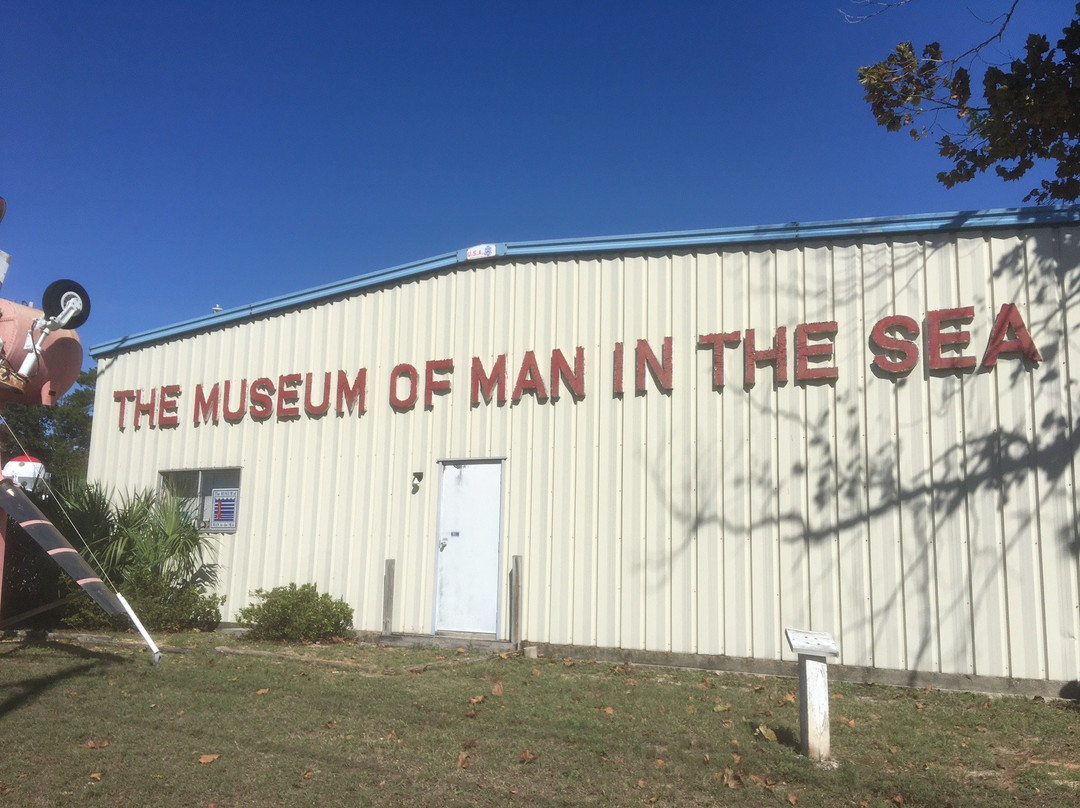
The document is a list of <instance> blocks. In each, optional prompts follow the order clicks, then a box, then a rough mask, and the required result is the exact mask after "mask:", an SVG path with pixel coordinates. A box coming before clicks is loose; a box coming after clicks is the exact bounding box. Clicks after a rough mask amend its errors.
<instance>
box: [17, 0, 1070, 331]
mask: <svg viewBox="0 0 1080 808" xmlns="http://www.w3.org/2000/svg"><path fill="white" fill-rule="evenodd" d="M1008 5H1009V2H1008V0H966V1H965V2H960V1H957V0H915V2H913V3H912V4H910V5H909V6H907V7H905V8H903V9H900V10H897V11H894V12H891V13H889V14H885V15H882V16H879V17H877V18H875V19H872V20H869V21H867V22H865V23H862V24H860V25H851V24H848V23H846V22H845V21H844V19H843V18H842V16H841V14H840V13H839V11H838V8H843V9H851V8H852V6H851V4H850V0H820V1H819V0H773V2H763V3H750V2H730V3H721V2H711V3H709V2H680V1H679V0H666V2H634V1H633V0H623V2H596V3H588V2H582V0H577V2H560V1H558V0H556V1H555V2H545V3H519V2H507V1H506V0H503V2H468V3H466V2H453V0H442V2H413V1H412V0H395V2H386V3H374V2H318V1H317V0H309V1H308V2H291V3H287V2H275V1H274V0H262V2H248V0H215V1H214V2H204V1H203V0H188V1H187V2H183V3H181V2H167V3H166V2H157V1H156V0H143V1H142V2H133V1H132V2H100V0H98V1H96V2H86V3H82V2H78V3H76V2H71V3H60V2H52V3H50V2H41V0H0V30H2V31H3V34H4V54H3V60H2V63H0V64H2V66H0V196H3V197H5V198H6V199H7V202H8V214H7V216H6V217H5V219H4V221H3V223H2V224H0V249H2V250H4V251H5V252H7V253H10V254H11V256H12V267H11V271H10V272H9V274H8V279H7V282H6V283H5V285H4V287H3V292H2V294H3V296H4V297H9V298H13V299H16V300H30V301H36V300H39V299H40V295H41V291H42V290H43V289H44V287H45V285H46V284H47V283H48V282H49V281H51V280H54V279H56V278H60V277H68V278H73V279H75V280H78V281H79V282H80V283H82V284H83V285H84V286H85V287H86V288H87V289H88V291H89V293H90V295H91V298H92V300H93V313H92V315H91V317H90V320H89V322H87V324H86V325H85V326H83V328H82V329H81V333H82V339H83V342H84V344H85V345H87V346H92V345H95V344H98V343H101V342H104V341H106V340H111V339H114V338H118V337H121V336H125V335H129V334H134V333H138V332H140V331H144V330H147V329H150V328H155V327H158V326H163V325H168V324H171V323H176V322H179V321H182V320H186V319H190V318H192V317H198V316H202V315H204V314H207V313H209V312H210V310H211V307H212V306H214V305H215V304H219V305H221V306H223V307H224V308H226V309H228V308H232V307H234V306H239V305H243V304H246V303H251V302H254V301H258V300H263V299H266V298H269V297H273V296H276V295H279V294H284V293H288V292H292V291H297V290H300V289H305V288H308V287H311V286H316V285H319V284H322V283H327V282H330V281H334V280H339V279H342V278H347V277H353V276H356V275H361V274H364V273H367V272H372V271H375V270H379V269H384V268H387V267H390V266H395V265H397V264H402V263H406V262H409V261H413V260H417V259H422V258H427V257H431V256H434V255H438V254H441V253H445V252H449V251H452V250H457V249H460V248H463V247H467V246H470V245H472V244H477V243H481V242H496V241H520V240H528V239H546V238H569V237H576V236H586V237H587V236H603V235H614V234H628V233H642V232H661V231H670V230H687V229H699V228H717V227H728V226H737V225H757V224H776V223H783V222H791V221H819V220H826V219H842V218H857V217H866V216H884V215H900V214H910V213H925V212H935V211H954V210H971V209H986V208H999V207H1016V206H1019V205H1021V204H1022V200H1023V197H1024V196H1025V194H1026V193H1027V191H1028V189H1029V187H1030V185H1029V184H1028V183H1027V182H1026V181H1025V182H1023V183H1011V184H1006V183H1003V182H1001V181H999V180H997V179H996V178H989V177H988V178H985V179H983V180H979V181H976V182H972V183H969V184H967V185H965V186H960V187H958V188H955V189H952V190H947V189H945V188H944V187H942V186H941V185H939V184H938V183H937V181H936V179H935V174H936V173H937V172H938V171H940V170H942V169H944V168H946V164H945V163H944V162H943V161H942V160H941V159H940V158H939V157H937V155H936V150H935V148H934V147H933V145H932V143H929V142H924V143H915V142H913V141H912V140H911V139H910V138H908V137H907V136H905V135H899V134H893V133H888V132H886V131H885V130H883V129H881V128H880V127H878V126H877V125H876V124H875V123H874V121H873V118H872V116H871V115H870V112H869V109H868V107H867V105H866V103H865V102H864V101H863V99H862V92H861V88H860V86H859V84H858V82H857V81H856V78H855V72H856V69H857V68H858V67H859V66H860V65H864V64H869V63H872V62H874V61H877V60H879V59H881V58H884V56H885V55H887V53H888V52H889V51H890V50H891V49H892V47H893V46H894V45H895V44H896V43H897V42H898V41H901V40H906V39H911V40H914V41H915V42H917V43H925V42H927V41H930V40H933V39H938V40H940V41H941V42H942V43H943V46H944V47H945V49H946V52H947V53H957V52H959V51H961V50H963V49H965V48H966V47H968V46H970V45H972V44H974V43H975V42H976V41H979V40H981V39H983V38H985V36H987V35H989V33H990V29H989V28H987V27H986V26H983V25H981V24H980V23H979V20H978V17H982V18H984V19H989V18H992V17H994V16H995V15H996V14H998V13H1001V12H1002V11H1003V10H1005V9H1006V8H1007V6H1008ZM1074 6H1075V2H1074V1H1073V0H1024V2H1022V3H1021V5H1020V8H1019V10H1018V12H1017V17H1016V19H1015V21H1014V23H1013V26H1012V29H1011V33H1010V35H1009V36H1008V37H1007V39H1006V42H1005V43H1004V46H1003V49H1004V50H1006V51H1007V52H1011V53H1016V52H1018V51H1019V48H1020V46H1021V45H1022V42H1023V40H1024V37H1025V36H1026V34H1027V33H1028V32H1030V31H1043V32H1046V33H1048V34H1049V35H1050V36H1051V38H1052V39H1053V38H1056V36H1057V35H1059V34H1060V31H1061V28H1062V26H1063V25H1064V24H1065V23H1066V22H1067V21H1068V20H1069V19H1070V18H1071V15H1072V10H1073V8H1074Z"/></svg>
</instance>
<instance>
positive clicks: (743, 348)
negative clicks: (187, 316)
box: [90, 208, 1080, 687]
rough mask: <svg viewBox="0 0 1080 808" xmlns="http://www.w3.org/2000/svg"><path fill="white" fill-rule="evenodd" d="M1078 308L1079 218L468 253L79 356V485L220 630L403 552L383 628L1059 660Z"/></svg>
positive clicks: (356, 597)
mask: <svg viewBox="0 0 1080 808" xmlns="http://www.w3.org/2000/svg"><path fill="white" fill-rule="evenodd" d="M1078 321H1080V208H1071V209H1036V210H1010V211H987V212H977V213H958V214H947V215H920V216H912V217H904V218H890V219H867V220H856V221H846V222H827V223H816V224H798V225H796V224H791V225H784V226H777V227H760V228H747V229H724V230H716V231H699V232H683V233H666V234H658V235H645V236H630V237H620V238H600V239H582V240H569V241H544V242H527V243H510V244H498V245H481V246H480V247H476V248H472V249H470V250H463V251H461V252H458V253H448V254H446V255H442V256H438V257H436V258H433V259H430V260H427V261H421V262H417V263H413V264H407V265H403V266H399V267H395V268H393V269H389V270H386V271H383V272H377V273H374V274H369V275H363V276H360V277H357V278H353V279H350V280H346V281H342V282H340V283H336V284H331V285H328V286H323V287H318V288H315V289H310V290H306V291H303V292H299V293H297V294H294V295H288V296H285V297H280V298H276V299H273V300H268V301H264V302H262V303H255V304H253V305H250V306H244V307H241V308H236V309H232V310H227V311H224V312H222V313H220V314H214V315H210V316H207V317H204V318H200V319H196V320H191V321H188V322H184V323H180V324H178V325H175V326H169V327H164V328H161V329H158V330H155V331H150V332H146V333H142V334H136V335H134V336H129V337H125V338H123V339H119V340H116V341H114V342H110V343H106V344H103V345H98V346H96V347H94V348H93V349H92V354H93V355H94V356H95V357H96V358H97V360H98V368H99V376H98V387H97V399H96V403H95V418H94V431H93V440H92V446H91V458H90V473H91V477H92V478H100V479H106V480H108V481H109V482H110V483H112V484H114V485H116V486H117V487H119V488H121V489H133V488H142V487H147V486H158V485H161V484H162V483H163V481H165V482H168V483H169V484H171V485H173V486H174V487H176V488H177V489H178V490H181V491H184V492H187V495H189V496H192V497H198V498H199V503H200V513H201V516H202V518H203V520H204V523H205V526H206V528H207V529H208V530H211V531H212V532H214V533H216V534H218V537H219V540H220V551H219V557H218V560H219V562H220V563H221V565H222V578H221V581H222V583H221V589H220V591H221V594H224V595H226V597H227V600H226V604H225V615H226V618H227V619H229V618H231V617H233V616H234V615H235V614H236V611H237V609H239V608H240V607H241V606H243V605H245V604H246V603H247V602H248V599H249V593H250V592H251V591H252V590H254V589H256V588H260V587H261V588H270V587H273V586H277V585H280V584H285V583H289V582H297V583H302V582H314V583H316V584H317V585H318V588H319V590H320V591H327V592H330V593H331V594H333V595H334V596H341V597H344V598H345V599H346V600H347V601H348V602H349V603H350V604H352V606H353V607H354V609H355V611H356V617H355V623H356V626H357V628H359V629H361V630H365V631H376V632H377V631H379V630H381V629H382V628H383V618H384V573H385V570H386V567H387V565H386V562H387V561H388V560H392V561H393V568H394V571H395V579H394V600H393V616H392V630H393V631H394V632H398V633H409V634H420V635H424V634H427V635H431V634H435V633H449V634H465V635H481V636H494V637H497V638H508V637H509V636H510V635H511V633H516V632H518V631H519V632H520V637H521V638H522V639H523V640H525V641H528V642H536V643H547V644H550V645H552V646H575V647H579V648H589V649H621V650H622V652H623V653H627V654H631V653H637V654H639V655H645V656H649V655H650V654H652V656H651V657H650V658H654V659H671V660H676V661H679V660H685V659H688V658H689V657H688V656H687V655H698V657H697V658H698V659H705V660H707V661H709V664H712V665H713V666H719V665H729V664H730V665H735V664H736V663H738V664H741V665H742V666H743V667H746V668H749V669H759V670H764V669H769V667H770V666H776V665H777V664H778V663H782V661H784V660H789V659H791V658H793V657H792V655H791V653H790V651H789V650H788V649H787V647H786V644H785V642H784V639H783V629H784V628H786V627H795V628H805V629H815V630H822V631H828V632H830V633H831V634H832V635H833V636H834V637H835V638H836V640H837V641H838V643H839V645H840V648H841V658H840V662H841V664H842V665H843V666H847V669H848V670H849V671H855V672H861V673H858V674H857V675H863V676H868V677H870V678H876V679H878V680H881V681H887V680H901V681H911V682H915V681H935V679H934V677H937V680H938V681H943V682H950V681H952V682H955V681H960V682H974V683H976V685H977V686H984V685H985V686H997V687H1007V686H1009V683H1010V682H1014V681H1015V680H1026V681H1028V682H1029V683H1030V682H1032V681H1035V682H1041V683H1043V684H1044V685H1049V684H1052V683H1066V682H1070V681H1074V680H1076V679H1077V678H1078V676H1080V566H1078V556H1080V534H1078V528H1077V516H1078V514H1077V508H1078V498H1077V491H1076V484H1075V483H1076V480H1075V477H1076V473H1077V452H1078V448H1080V431H1078V417H1080V412H1078V411H1077V410H1078V409H1080V399H1078V397H1077V382H1078V376H1077V368H1078V367H1080V330H1075V331H1074V330H1073V328H1074V327H1075V326H1076V324H1077V322H1078ZM515 560H516V561H515ZM515 566H516V568H517V569H518V570H519V572H520V600H519V601H516V600H515V599H514V597H512V595H514V596H516V592H512V591H511V587H510V586H509V584H508V581H509V575H510V572H511V568H512V567H515ZM517 602H519V603H520V609H519V612H518V613H515V614H511V612H512V611H513V610H512V609H511V605H512V603H517ZM868 669H869V670H868ZM852 675H856V674H852ZM972 677H974V678H972Z"/></svg>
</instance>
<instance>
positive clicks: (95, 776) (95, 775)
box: [90, 772, 105, 783]
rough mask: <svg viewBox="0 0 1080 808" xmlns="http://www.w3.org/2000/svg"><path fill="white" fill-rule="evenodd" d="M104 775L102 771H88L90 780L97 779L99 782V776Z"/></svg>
mask: <svg viewBox="0 0 1080 808" xmlns="http://www.w3.org/2000/svg"><path fill="white" fill-rule="evenodd" d="M104 776H105V773H104V772H90V779H91V780H97V781H98V782H99V783H100V782H101V778H102V777H104Z"/></svg>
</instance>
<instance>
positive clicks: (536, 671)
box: [532, 668, 540, 676]
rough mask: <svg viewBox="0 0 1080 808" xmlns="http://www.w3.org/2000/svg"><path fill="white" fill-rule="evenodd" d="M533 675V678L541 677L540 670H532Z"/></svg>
mask: <svg viewBox="0 0 1080 808" xmlns="http://www.w3.org/2000/svg"><path fill="white" fill-rule="evenodd" d="M532 675H533V676H539V675H540V669H539V668H533V669H532Z"/></svg>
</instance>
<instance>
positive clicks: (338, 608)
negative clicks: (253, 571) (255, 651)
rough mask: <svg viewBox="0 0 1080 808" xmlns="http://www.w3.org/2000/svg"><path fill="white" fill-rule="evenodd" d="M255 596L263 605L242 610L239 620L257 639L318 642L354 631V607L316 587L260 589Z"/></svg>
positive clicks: (293, 586) (253, 605)
mask: <svg viewBox="0 0 1080 808" xmlns="http://www.w3.org/2000/svg"><path fill="white" fill-rule="evenodd" d="M252 595H253V596H254V597H255V598H257V599H258V600H259V601H261V602H260V603H253V604H251V605H250V606H245V607H244V608H242V609H241V610H240V611H239V612H238V613H237V619H238V620H239V622H240V623H241V624H242V625H247V626H250V627H251V632H250V635H249V636H251V637H252V638H253V639H256V640H287V641H290V642H315V641H317V640H328V639H330V638H331V637H341V636H344V634H345V632H347V631H349V630H351V629H352V618H353V610H352V606H350V605H349V604H348V603H346V602H345V601H344V600H342V599H341V598H337V599H334V598H332V597H330V595H329V594H327V593H325V592H324V593H323V594H321V595H320V594H319V593H318V592H317V591H316V589H315V585H314V584H303V585H301V586H297V585H296V584H289V585H288V586H278V587H274V588H273V589H271V590H270V591H269V592H267V591H265V590H263V589H256V590H255V591H254V592H253V593H252Z"/></svg>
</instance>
